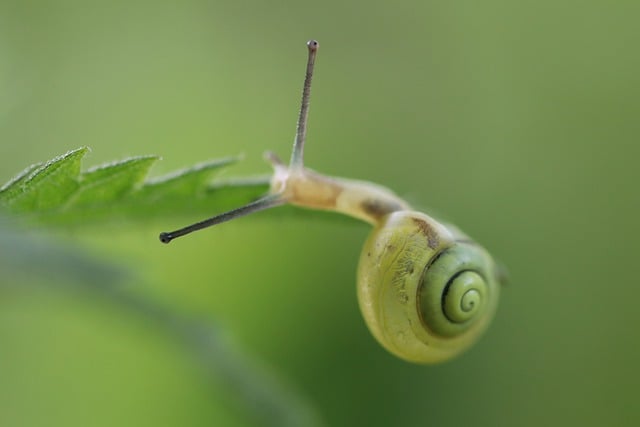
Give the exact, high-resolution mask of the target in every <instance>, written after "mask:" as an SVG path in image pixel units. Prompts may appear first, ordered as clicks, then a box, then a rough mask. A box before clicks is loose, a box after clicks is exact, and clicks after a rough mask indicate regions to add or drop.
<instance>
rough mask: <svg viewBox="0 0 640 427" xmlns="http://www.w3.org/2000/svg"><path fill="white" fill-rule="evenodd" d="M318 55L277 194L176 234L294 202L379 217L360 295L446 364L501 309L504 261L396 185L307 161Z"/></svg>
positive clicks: (390, 332)
mask: <svg viewBox="0 0 640 427" xmlns="http://www.w3.org/2000/svg"><path fill="white" fill-rule="evenodd" d="M307 47H308V51H309V55H308V60H307V68H306V75H305V80H304V87H303V92H302V105H301V108H300V115H299V117H298V123H297V129H296V137H295V142H294V145H293V153H292V155H291V161H290V163H289V165H286V164H285V163H283V162H282V161H281V160H280V159H279V158H278V157H277V156H276V155H275V154H273V153H267V154H266V155H265V157H266V158H267V160H268V161H269V162H270V163H271V164H272V166H273V169H274V172H273V176H272V178H271V182H270V191H269V193H268V194H267V195H266V196H264V197H262V198H260V199H258V200H256V201H254V202H252V203H249V204H247V205H245V206H242V207H239V208H237V209H234V210H231V211H229V212H225V213H222V214H219V215H216V216H214V217H212V218H209V219H206V220H204V221H201V222H198V223H195V224H192V225H190V226H187V227H184V228H181V229H179V230H176V231H172V232H163V233H160V240H161V241H162V242H163V243H169V242H170V241H171V240H173V239H175V238H177V237H180V236H184V235H185V234H189V233H191V232H193V231H196V230H200V229H202V228H205V227H210V226H212V225H216V224H220V223H222V222H225V221H229V220H231V219H234V218H238V217H241V216H244V215H247V214H250V213H254V212H258V211H261V210H265V209H269V208H272V207H276V206H280V205H283V204H291V205H296V206H300V207H304V208H310V209H320V210H330V211H336V212H339V213H343V214H346V215H349V216H352V217H355V218H358V219H361V220H364V221H366V222H368V223H370V224H371V225H373V227H374V228H373V232H372V233H371V235H370V237H369V238H368V240H367V242H366V243H365V245H364V248H363V250H362V254H361V256H360V261H359V266H358V274H357V276H358V280H357V282H358V301H359V305H360V308H361V311H362V314H363V316H364V318H365V321H366V323H367V325H368V327H369V329H370V330H371V332H372V334H373V335H374V337H375V338H376V339H377V340H378V341H379V342H380V344H381V345H382V346H383V347H385V348H386V349H387V350H388V351H390V352H391V353H393V354H395V355H396V356H398V357H400V358H402V359H405V360H407V361H410V362H416V363H437V362H441V361H444V360H447V359H450V358H451V357H453V356H455V355H457V354H459V353H461V352H462V351H464V350H465V349H467V348H469V347H470V346H471V345H472V344H473V343H474V342H476V341H477V339H478V338H479V337H480V335H481V334H482V332H483V331H484V330H485V329H486V328H487V326H488V325H489V322H490V321H491V319H492V317H493V315H494V312H495V310H496V306H497V302H498V296H499V291H500V289H499V288H500V282H501V277H500V269H499V267H498V265H497V264H496V262H494V260H493V259H492V257H491V256H490V255H489V253H488V252H487V251H486V250H485V249H483V248H482V247H481V246H479V245H478V244H476V243H475V242H474V241H473V240H471V239H470V238H469V237H467V236H466V235H464V234H463V233H462V232H460V231H459V230H458V229H457V228H455V227H453V226H450V225H445V224H442V223H440V222H438V221H436V220H435V219H433V218H432V217H430V216H428V215H426V214H424V213H421V212H417V211H415V210H414V209H412V208H411V206H410V205H409V203H407V202H406V201H404V200H402V199H401V198H400V197H398V196H396V195H395V194H394V193H393V192H392V191H391V190H388V189H386V188H384V187H382V186H379V185H376V184H372V183H369V182H364V181H356V180H350V179H343V178H336V177H330V176H326V175H323V174H320V173H318V172H315V171H313V170H311V169H308V168H307V167H305V166H304V162H303V154H304V144H305V139H306V129H307V118H308V113H309V98H310V93H311V80H312V76H313V68H314V63H315V58H316V53H317V50H318V42H317V41H315V40H311V41H309V42H308V43H307Z"/></svg>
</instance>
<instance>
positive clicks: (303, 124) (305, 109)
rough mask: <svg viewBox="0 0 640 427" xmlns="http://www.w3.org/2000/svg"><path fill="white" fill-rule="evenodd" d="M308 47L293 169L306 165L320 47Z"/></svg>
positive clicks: (311, 41)
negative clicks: (311, 105)
mask: <svg viewBox="0 0 640 427" xmlns="http://www.w3.org/2000/svg"><path fill="white" fill-rule="evenodd" d="M307 47H308V48H309V57H308V59H307V72H306V73H305V76H304V86H303V87H302V102H301V105H300V116H298V127H297V129H296V140H295V142H294V143H293V153H292V154H291V164H290V165H289V167H290V168H291V169H302V167H303V163H304V142H305V140H306V139H307V121H308V117H309V99H310V98H311V79H312V78H313V66H314V65H315V62H316V52H317V51H318V47H320V45H319V44H318V42H317V41H315V40H309V41H308V42H307Z"/></svg>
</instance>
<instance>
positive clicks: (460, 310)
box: [358, 211, 499, 363]
mask: <svg viewBox="0 0 640 427" xmlns="http://www.w3.org/2000/svg"><path fill="white" fill-rule="evenodd" d="M498 296H499V283H498V274H497V268H496V265H495V262H494V261H493V259H492V258H491V256H490V255H489V253H488V252H487V251H486V250H485V249H483V248H482V247H481V246H479V245H477V244H476V243H474V242H472V241H471V240H470V239H469V238H468V237H467V236H464V235H463V234H462V233H460V232H458V231H457V230H453V229H449V228H448V227H446V226H444V225H443V224H441V223H439V222H437V221H435V220H434V219H433V218H431V217H429V216H428V215H426V214H424V213H420V212H415V211H399V212H394V213H392V214H390V215H389V216H388V217H387V218H386V219H385V221H383V224H382V225H381V226H380V227H377V228H376V229H374V231H373V233H372V234H371V236H370V237H369V239H368V240H367V243H366V244H365V247H364V249H363V252H362V255H361V256H360V265H359V267H358V300H359V303H360V308H361V310H362V313H363V315H364V318H365V320H366V322H367V325H368V326H369V329H370V330H371V332H372V333H373V335H374V336H375V337H376V339H377V340H378V341H379V342H380V343H381V344H382V345H383V346H384V347H385V348H386V349H387V350H389V351H390V352H392V353H393V354H395V355H397V356H399V357H401V358H403V359H406V360H409V361H412V362H418V363H434V362H440V361H444V360H447V359H450V358H451V357H454V356H455V355H457V354H459V353H461V352H462V351H464V350H465V349H467V348H468V347H470V346H471V345H472V344H473V343H475V342H476V341H477V340H478V338H479V337H480V336H481V335H482V332H484V330H485V329H486V328H487V326H488V325H489V322H490V321H491V319H492V317H493V314H494V312H495V309H496V306H497V301H498Z"/></svg>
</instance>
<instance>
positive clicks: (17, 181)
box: [0, 147, 88, 212]
mask: <svg viewBox="0 0 640 427" xmlns="http://www.w3.org/2000/svg"><path fill="white" fill-rule="evenodd" d="M87 151H88V148H87V147H81V148H78V149H76V150H72V151H69V152H68V153H66V154H63V155H62V156H58V157H56V158H54V159H51V160H49V161H48V162H46V163H45V164H44V165H41V166H39V167H31V168H27V169H25V170H24V171H23V172H21V173H20V174H19V175H18V177H16V178H14V179H13V180H12V181H11V183H10V184H7V185H6V186H5V187H3V188H6V191H3V193H2V194H1V195H0V203H2V204H4V205H5V206H7V207H9V208H10V210H11V211H12V212H34V211H47V210H52V209H55V208H57V207H60V206H61V205H62V204H63V203H64V202H65V201H66V200H67V199H68V198H69V196H71V195H72V194H73V193H75V192H76V191H77V190H78V187H79V183H78V174H79V173H80V161H81V159H82V157H83V156H84V155H85V154H86V153H87Z"/></svg>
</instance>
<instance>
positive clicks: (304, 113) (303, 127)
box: [159, 40, 319, 243]
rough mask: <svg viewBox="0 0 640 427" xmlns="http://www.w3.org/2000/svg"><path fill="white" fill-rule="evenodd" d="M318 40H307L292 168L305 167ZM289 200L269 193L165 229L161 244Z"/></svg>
mask: <svg viewBox="0 0 640 427" xmlns="http://www.w3.org/2000/svg"><path fill="white" fill-rule="evenodd" d="M318 46H319V44H318V42H317V41H315V40H309V41H308V42H307V47H308V49H309V57H308V59H307V71H306V73H305V78H304V86H303V88H302V102H301V106H300V116H299V117H298V126H297V128H296V139H295V142H294V143H293V154H292V155H291V163H290V165H289V170H290V171H291V170H297V171H299V170H302V169H303V168H304V165H303V156H304V142H305V139H306V135H307V118H308V116H309V98H310V96H311V79H312V77H313V67H314V64H315V59H316V52H317V51H318ZM270 158H271V161H272V163H273V164H274V166H276V167H278V166H282V165H279V164H278V163H279V160H278V161H275V160H274V159H277V158H276V157H274V156H273V155H272V156H271V157H270ZM287 202H288V201H287V200H286V199H285V198H284V197H282V195H281V194H279V193H272V194H269V195H267V196H265V197H263V198H261V199H258V200H256V201H254V202H251V203H249V204H247V205H245V206H241V207H239V208H236V209H233V210H231V211H228V212H224V213H221V214H218V215H215V216H213V217H211V218H208V219H205V220H204V221H200V222H197V223H195V224H191V225H188V226H186V227H183V228H180V229H178V230H175V231H170V232H162V233H160V236H159V237H160V241H161V242H162V243H169V242H171V241H172V240H173V239H176V238H178V237H181V236H184V235H186V234H189V233H193V232H194V231H198V230H202V229H203V228H207V227H211V226H213V225H217V224H220V223H223V222H226V221H230V220H232V219H235V218H240V217H242V216H245V215H249V214H252V213H254V212H258V211H262V210H265V209H269V208H272V207H275V206H279V205H283V204H285V203H287Z"/></svg>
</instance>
